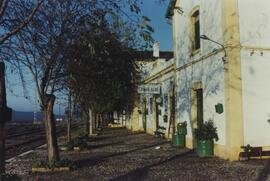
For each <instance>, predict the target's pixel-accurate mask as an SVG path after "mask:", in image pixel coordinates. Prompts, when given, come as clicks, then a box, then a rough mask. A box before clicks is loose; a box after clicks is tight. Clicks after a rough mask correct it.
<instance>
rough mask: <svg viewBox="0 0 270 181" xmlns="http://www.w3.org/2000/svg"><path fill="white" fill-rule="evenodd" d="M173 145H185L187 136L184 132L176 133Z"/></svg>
mask: <svg viewBox="0 0 270 181" xmlns="http://www.w3.org/2000/svg"><path fill="white" fill-rule="evenodd" d="M172 145H173V146H175V147H185V146H186V136H185V135H183V134H174V135H173V138H172Z"/></svg>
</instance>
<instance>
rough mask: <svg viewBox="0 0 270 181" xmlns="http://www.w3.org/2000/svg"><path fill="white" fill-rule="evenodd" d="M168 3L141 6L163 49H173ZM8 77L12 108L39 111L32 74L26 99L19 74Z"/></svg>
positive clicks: (147, 1) (151, 1) (151, 0)
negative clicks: (166, 15)
mask: <svg viewBox="0 0 270 181" xmlns="http://www.w3.org/2000/svg"><path fill="white" fill-rule="evenodd" d="M167 4H168V2H166V3H163V4H159V3H157V2H156V0H144V1H143V4H142V6H141V10H142V13H143V14H144V15H145V16H147V17H148V18H150V19H151V26H152V27H153V28H154V30H155V32H154V34H153V38H154V39H155V41H158V42H159V43H160V50H161V51H172V27H171V25H170V24H168V23H167V22H166V19H165V13H166V10H167ZM8 75H9V76H8V77H7V80H6V81H7V82H8V83H7V104H8V106H9V107H10V108H12V109H13V110H15V111H29V112H32V111H34V110H36V111H39V106H38V104H37V101H36V100H37V99H36V95H35V89H33V88H34V85H33V83H32V82H31V77H30V76H25V77H26V82H27V85H28V88H27V90H28V94H29V97H30V98H31V100H29V99H28V100H27V99H25V97H24V96H23V95H24V94H23V92H22V86H21V80H20V79H19V78H18V76H16V77H15V76H13V75H12V74H10V73H8ZM59 103H60V104H63V100H56V105H55V109H54V111H55V113H56V114H59V113H60V114H63V112H64V106H61V108H60V111H59Z"/></svg>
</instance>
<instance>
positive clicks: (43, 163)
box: [33, 159, 76, 169]
mask: <svg viewBox="0 0 270 181" xmlns="http://www.w3.org/2000/svg"><path fill="white" fill-rule="evenodd" d="M33 166H34V167H37V168H48V169H53V168H59V167H69V168H71V169H75V168H76V166H75V164H74V162H73V161H71V160H68V159H63V160H60V161H54V162H51V163H50V162H47V161H43V160H41V161H39V162H36V163H35V164H34V165H33Z"/></svg>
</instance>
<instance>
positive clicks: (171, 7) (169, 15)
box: [165, 0, 176, 19]
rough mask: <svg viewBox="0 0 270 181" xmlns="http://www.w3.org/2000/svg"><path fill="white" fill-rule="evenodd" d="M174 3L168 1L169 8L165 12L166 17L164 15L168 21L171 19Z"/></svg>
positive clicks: (173, 1) (173, 0)
mask: <svg viewBox="0 0 270 181" xmlns="http://www.w3.org/2000/svg"><path fill="white" fill-rule="evenodd" d="M175 3H176V0H170V3H169V6H168V8H167V11H166V15H165V17H166V18H168V19H171V18H172V16H173V10H174V7H175Z"/></svg>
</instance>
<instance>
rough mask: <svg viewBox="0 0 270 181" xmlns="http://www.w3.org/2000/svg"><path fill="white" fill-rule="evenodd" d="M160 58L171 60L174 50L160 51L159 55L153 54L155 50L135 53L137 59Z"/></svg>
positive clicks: (152, 59)
mask: <svg viewBox="0 0 270 181" xmlns="http://www.w3.org/2000/svg"><path fill="white" fill-rule="evenodd" d="M158 58H161V59H165V60H170V59H171V58H173V52H172V51H160V52H159V57H154V56H153V51H137V52H136V55H135V59H136V60H137V61H154V60H156V59H158Z"/></svg>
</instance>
